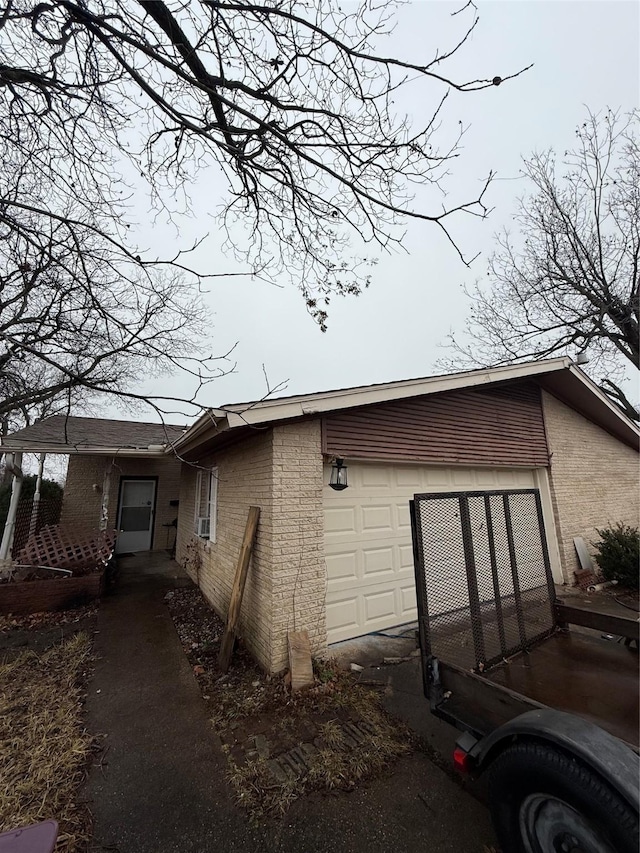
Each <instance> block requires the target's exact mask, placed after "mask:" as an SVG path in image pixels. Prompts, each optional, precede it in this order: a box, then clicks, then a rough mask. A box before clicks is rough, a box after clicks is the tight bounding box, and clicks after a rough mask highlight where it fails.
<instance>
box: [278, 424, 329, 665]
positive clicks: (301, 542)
mask: <svg viewBox="0 0 640 853" xmlns="http://www.w3.org/2000/svg"><path fill="white" fill-rule="evenodd" d="M273 470H274V479H273V500H274V506H273V623H272V647H271V668H272V670H273V671H274V672H277V671H279V670H281V669H285V668H286V667H287V665H288V649H287V632H288V631H302V630H306V631H308V632H309V639H310V641H311V650H312V652H316V653H318V652H322V651H324V650H325V649H326V645H327V627H326V606H325V595H326V568H325V562H324V515H323V505H322V454H321V431H320V419H317V420H313V421H298V422H296V423H293V424H289V425H287V426H281V427H275V428H274V430H273Z"/></svg>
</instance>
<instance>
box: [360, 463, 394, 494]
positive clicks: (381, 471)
mask: <svg viewBox="0 0 640 853" xmlns="http://www.w3.org/2000/svg"><path fill="white" fill-rule="evenodd" d="M358 475H359V476H358V479H359V481H360V485H361V487H362V489H363V490H364V491H365V493H366V492H367V491H371V489H376V490H379V489H383V490H390V489H391V477H392V469H390V468H389V467H388V466H386V465H366V466H364V467H361V468H359V469H358Z"/></svg>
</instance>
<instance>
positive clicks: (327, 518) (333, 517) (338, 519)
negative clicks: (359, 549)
mask: <svg viewBox="0 0 640 853" xmlns="http://www.w3.org/2000/svg"><path fill="white" fill-rule="evenodd" d="M324 526H325V531H326V533H328V534H331V533H353V531H354V530H355V529H356V510H355V507H353V506H340V507H332V508H330V509H325V514H324Z"/></svg>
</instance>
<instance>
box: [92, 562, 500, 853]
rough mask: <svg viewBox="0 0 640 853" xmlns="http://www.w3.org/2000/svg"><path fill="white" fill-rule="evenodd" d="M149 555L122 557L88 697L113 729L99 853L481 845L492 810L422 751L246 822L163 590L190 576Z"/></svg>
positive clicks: (95, 798) (104, 767) (105, 761)
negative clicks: (347, 790)
mask: <svg viewBox="0 0 640 853" xmlns="http://www.w3.org/2000/svg"><path fill="white" fill-rule="evenodd" d="M153 557H154V559H152V560H148V558H147V559H145V558H142V557H133V558H126V559H125V560H123V561H122V562H123V571H122V576H121V579H120V583H119V585H118V587H117V590H116V592H115V593H112V594H111V595H108V596H106V597H105V598H104V599H103V601H102V604H101V607H100V612H99V617H98V633H97V634H96V639H95V652H96V655H97V658H98V659H97V662H96V671H95V676H94V679H93V681H92V683H91V684H90V686H89V695H88V699H87V711H88V725H89V728H90V730H91V731H92V732H93V733H94V734H98V733H103V734H105V735H106V738H105V752H104V754H103V755H102V757H101V759H99V761H98V762H97V763H96V764H95V765H94V766H93V767H92V771H91V775H90V779H89V783H88V791H87V796H88V798H89V799H90V800H91V803H92V805H91V808H92V811H93V814H94V818H95V832H94V837H95V844H94V847H93V850H94V851H96V853H97V851H105V853H106V851H111V853H210V851H220V853H227V851H229V853H233V851H240V850H242V851H245V853H253V852H254V851H255V853H258V851H260V853H265V851H266V853H271V851H273V853H329V851H331V853H341V852H342V853H348V851H353V853H360V851H362V853H365V851H366V853H389V851H394V853H411V851H417V850H429V851H430V853H454V851H455V853H459V851H461V850H464V851H468V853H476V852H477V853H482V851H483V847H484V845H485V844H486V845H490V844H492V843H493V842H492V838H493V836H492V832H491V829H490V826H489V821H488V817H487V813H486V810H485V809H484V808H483V807H482V806H481V805H480V804H479V803H478V802H477V801H476V800H474V799H473V798H472V797H471V796H470V795H469V794H467V793H466V792H465V791H463V790H462V789H461V788H460V787H459V786H458V785H457V784H456V783H454V782H453V781H452V780H451V779H450V778H449V777H448V776H447V774H445V773H443V771H442V770H440V769H439V768H438V767H436V766H435V765H434V764H433V763H432V762H431V761H429V759H428V758H427V757H426V756H424V755H421V754H416V755H413V756H411V757H410V758H407V759H404V760H402V761H400V762H399V763H398V764H397V766H396V767H395V768H394V771H393V775H392V776H388V777H386V778H381V779H378V780H375V781H374V782H372V783H371V784H370V785H368V786H363V787H362V788H360V789H359V790H358V791H355V792H354V793H352V794H339V795H335V796H332V795H314V796H312V797H306V798H304V799H303V800H301V801H298V802H297V803H295V804H294V806H293V807H292V809H291V810H290V812H289V813H288V814H287V816H286V818H285V819H284V820H282V821H268V822H264V823H263V824H261V825H259V826H256V825H252V824H250V823H249V821H248V820H247V819H246V817H245V815H244V813H243V812H241V811H240V810H239V809H237V808H236V807H235V805H234V804H233V802H232V800H231V797H230V794H229V791H228V787H227V784H226V779H225V773H226V761H225V758H224V755H223V753H222V752H221V750H220V747H219V743H218V740H217V738H216V736H215V733H214V732H213V729H212V727H211V724H210V722H209V720H208V719H207V716H206V713H205V707H204V703H203V701H202V699H201V696H200V692H199V688H198V685H197V683H196V680H195V678H194V676H193V673H192V671H191V668H190V666H189V663H188V661H187V658H186V656H185V655H184V653H183V651H182V648H181V646H180V643H179V640H178V637H177V634H176V632H175V629H174V626H173V622H172V620H171V617H170V616H169V613H168V611H167V608H166V606H165V604H164V601H163V597H164V594H165V592H166V591H167V589H169V588H172V587H173V586H175V584H176V583H177V584H181V583H188V581H187V579H186V578H185V577H184V576H183V575H182V572H181V571H180V569H179V568H178V567H177V566H176V564H175V563H173V562H172V561H169V560H168V558H164V559H160V560H157V559H155V557H156V555H153ZM409 695H410V694H409V693H406V694H403V696H399V699H400V702H403V701H409ZM403 697H404V700H403Z"/></svg>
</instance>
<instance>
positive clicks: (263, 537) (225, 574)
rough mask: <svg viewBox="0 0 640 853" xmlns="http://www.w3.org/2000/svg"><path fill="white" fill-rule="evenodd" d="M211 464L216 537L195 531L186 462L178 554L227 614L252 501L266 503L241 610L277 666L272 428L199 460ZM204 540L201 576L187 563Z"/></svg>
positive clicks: (265, 662) (250, 633)
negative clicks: (188, 552) (273, 630)
mask: <svg viewBox="0 0 640 853" xmlns="http://www.w3.org/2000/svg"><path fill="white" fill-rule="evenodd" d="M198 465H201V466H203V467H205V468H210V467H213V466H214V465H215V466H217V468H218V513H217V525H216V541H215V543H213V542H205V540H198V539H197V537H196V536H195V531H194V521H195V490H196V477H197V469H196V468H194V467H192V466H190V465H186V464H185V465H183V469H182V486H181V491H180V516H179V523H178V548H177V559H178V562H180V563H181V564H182V565H185V568H187V571H189V573H190V574H191V575H192V577H193V580H194V581H196V583H198V584H199V586H200V588H201V590H202V592H203V594H204V596H205V598H207V600H208V601H209V602H210V603H211V604H212V606H213V608H214V609H215V610H216V611H217V612H218V613H219V615H220V616H221V617H222V618H223V619H224V618H226V615H227V612H228V608H229V600H230V598H231V589H232V586H233V579H234V575H235V569H236V563H237V560H238V553H239V551H240V545H241V543H242V537H243V535H244V529H245V525H246V522H247V513H248V510H249V507H250V506H258V507H260V522H259V524H258V531H257V535H256V542H255V547H254V550H253V555H252V559H251V565H250V567H249V575H248V580H247V585H246V588H245V593H244V598H243V601H242V609H241V613H240V629H239V633H240V635H241V636H242V638H243V640H244V642H245V643H246V644H247V647H248V648H249V650H250V651H251V652H252V654H253V655H254V656H255V657H256V659H257V660H258V662H259V663H260V664H261V665H262V666H263V667H264V668H265V669H267V670H271V613H272V586H271V580H272V553H271V541H272V517H273V511H272V505H273V452H272V432H271V430H268V431H266V432H261V433H259V434H258V435H256V437H255V438H251V439H248V440H246V441H243V442H242V443H241V444H238V445H236V446H235V447H231V448H229V449H227V450H225V451H224V452H223V453H220V454H218V455H217V456H210V457H206V458H204V459H201V460H199V461H198ZM191 540H193V541H196V542H198V547H199V550H200V559H201V567H200V573H199V574H200V576H199V578H198V577H196V575H195V572H194V571H193V568H192V567H191V566H190V565H189V564H188V563H186V562H185V557H186V549H187V545H188V543H189V541H191Z"/></svg>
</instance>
